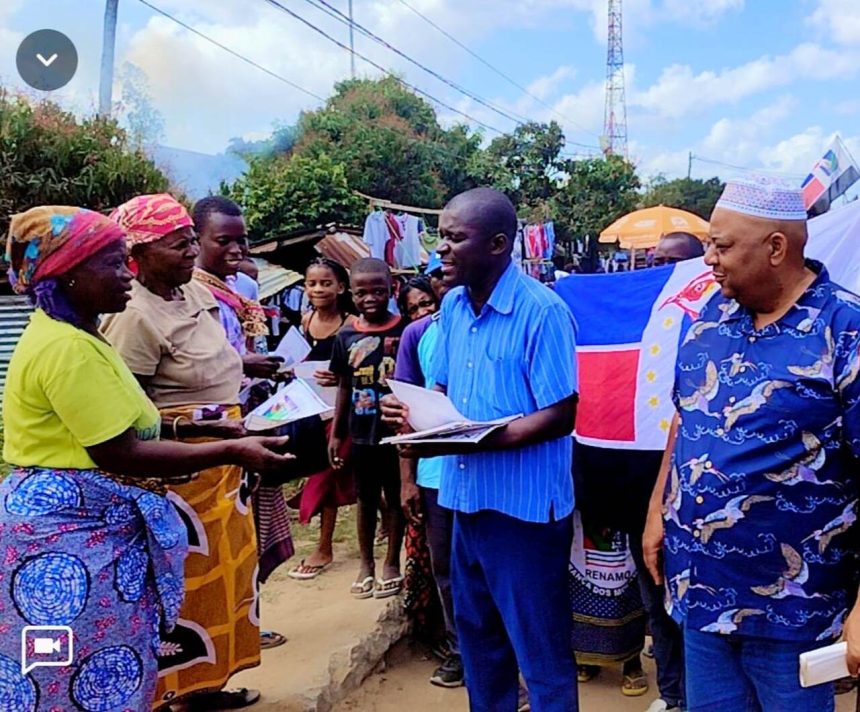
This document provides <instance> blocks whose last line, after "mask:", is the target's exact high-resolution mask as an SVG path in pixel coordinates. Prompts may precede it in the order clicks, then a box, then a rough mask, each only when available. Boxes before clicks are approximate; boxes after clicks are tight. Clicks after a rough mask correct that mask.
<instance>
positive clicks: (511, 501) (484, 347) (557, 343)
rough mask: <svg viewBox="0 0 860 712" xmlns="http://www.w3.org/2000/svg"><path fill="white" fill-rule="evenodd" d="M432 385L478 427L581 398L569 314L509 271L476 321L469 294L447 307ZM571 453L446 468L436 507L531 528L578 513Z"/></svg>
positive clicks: (548, 450) (506, 453)
mask: <svg viewBox="0 0 860 712" xmlns="http://www.w3.org/2000/svg"><path fill="white" fill-rule="evenodd" d="M439 326H440V328H439V335H438V344H437V351H436V358H435V359H434V364H433V374H432V375H433V379H434V380H435V381H436V383H438V384H440V385H442V386H445V387H446V388H447V392H448V397H449V398H450V399H451V400H452V401H453V402H454V405H456V406H457V408H458V409H459V411H460V412H461V413H462V414H463V415H465V416H466V417H467V418H470V419H472V420H479V421H484V420H493V419H496V418H502V417H504V416H509V415H516V414H518V413H522V414H523V415H529V414H531V413H534V412H536V411H538V410H542V409H544V408H548V407H549V406H552V405H555V404H556V403H558V402H559V401H562V400H564V399H565V398H568V397H569V396H571V395H572V394H573V393H575V392H576V385H577V383H576V356H575V349H576V340H575V337H574V322H573V316H572V315H571V313H570V310H569V309H568V308H567V306H566V305H565V304H564V302H562V300H561V299H560V298H559V297H558V296H556V294H555V293H554V292H553V291H552V290H550V289H548V288H547V287H545V286H543V285H542V284H540V283H539V282H537V281H536V280H534V279H532V278H531V277H527V276H525V275H524V274H522V273H521V272H520V271H519V270H518V269H517V267H516V266H515V265H514V264H513V262H512V263H511V265H510V266H509V267H508V269H507V270H506V271H505V273H504V274H503V275H502V277H501V279H500V280H499V281H498V283H497V284H496V287H495V289H494V290H493V293H492V295H491V296H490V299H489V301H488V302H487V303H486V304H485V305H484V307H483V308H482V309H481V313H480V314H479V315H478V316H475V312H474V310H473V309H472V304H471V301H470V300H469V296H468V294H467V292H466V290H465V288H463V287H458V288H456V289H453V290H451V292H450V293H449V294H448V295H447V296H446V297H445V300H444V302H443V303H442V316H441V319H440V321H439ZM571 454H572V444H571V439H570V438H569V437H563V438H557V439H554V440H550V441H547V442H544V443H539V444H537V445H530V446H528V447H524V448H520V449H517V450H498V451H493V452H482V453H476V454H474V455H463V456H449V457H445V458H443V467H442V481H441V485H440V488H439V504H440V505H442V506H443V507H448V508H449V509H454V510H457V511H460V512H477V511H480V510H483V509H492V510H496V511H498V512H502V513H503V514H507V515H508V516H511V517H515V518H517V519H521V520H524V521H527V522H547V521H550V517H551V516H552V517H555V518H556V519H559V518H562V517H565V516H567V515H568V514H570V513H571V512H572V511H573V480H572V478H571Z"/></svg>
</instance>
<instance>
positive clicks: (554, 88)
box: [527, 65, 576, 100]
mask: <svg viewBox="0 0 860 712" xmlns="http://www.w3.org/2000/svg"><path fill="white" fill-rule="evenodd" d="M575 74H576V70H575V69H574V68H573V67H571V66H568V65H562V66H561V67H559V68H558V69H556V70H555V71H554V72H553V73H552V74H549V75H546V76H543V77H538V78H537V79H535V80H534V81H533V82H532V83H531V84H529V85H528V87H527V89H528V90H529V92H530V93H531V94H534V95H535V96H536V97H538V98H539V99H542V100H546V99H548V98H550V97H551V96H552V95H554V94H556V93H557V92H558V89H559V87H560V86H561V85H562V84H564V83H565V80H569V79H571V78H573V76H574V75H575Z"/></svg>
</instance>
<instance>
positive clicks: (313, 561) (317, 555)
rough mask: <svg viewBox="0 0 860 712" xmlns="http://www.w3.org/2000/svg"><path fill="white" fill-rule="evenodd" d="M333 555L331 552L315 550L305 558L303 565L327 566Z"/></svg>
mask: <svg viewBox="0 0 860 712" xmlns="http://www.w3.org/2000/svg"><path fill="white" fill-rule="evenodd" d="M333 558H334V557H332V555H331V554H323V553H321V552H320V551H319V550H317V551H315V552H314V553H313V554H311V555H310V556H309V557H308V558H306V559H305V562H304V565H305V566H328V565H329V564H330V563H331V562H332V560H333Z"/></svg>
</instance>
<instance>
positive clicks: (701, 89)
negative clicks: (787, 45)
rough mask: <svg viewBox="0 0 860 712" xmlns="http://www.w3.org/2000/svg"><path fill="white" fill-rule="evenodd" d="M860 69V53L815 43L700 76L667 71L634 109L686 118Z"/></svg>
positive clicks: (680, 68) (634, 100)
mask: <svg viewBox="0 0 860 712" xmlns="http://www.w3.org/2000/svg"><path fill="white" fill-rule="evenodd" d="M858 71H860V52H849V51H834V50H829V49H825V48H823V47H821V46H820V45H817V44H813V43H805V44H801V45H798V46H797V47H795V48H794V49H793V50H792V51H791V52H790V53H789V54H785V55H780V56H777V57H770V56H764V57H760V58H758V59H755V60H753V61H751V62H748V63H746V64H743V65H741V66H739V67H732V68H729V69H723V70H721V71H719V72H715V71H711V70H708V71H704V72H700V73H698V74H694V73H693V70H692V69H691V68H690V67H689V66H688V65H680V64H673V65H671V66H669V67H666V68H665V69H664V70H663V73H662V74H661V75H660V78H659V79H658V80H657V82H656V83H655V84H653V85H652V86H650V87H648V88H647V89H645V90H643V91H641V92H635V93H633V94H632V95H631V99H630V102H631V104H632V105H635V106H640V107H642V108H645V109H648V110H650V111H654V112H656V113H658V114H659V115H661V116H668V117H680V116H685V115H687V114H691V113H695V112H698V111H702V110H704V109H707V108H710V107H713V106H718V105H722V104H733V103H737V102H738V101H740V100H741V99H744V98H746V97H749V96H752V95H754V94H758V93H760V92H763V91H767V90H770V89H773V88H775V87H780V86H786V85H789V84H792V83H794V82H796V81H798V80H801V79H814V80H828V79H849V78H852V77H854V76H856V75H857V74H858Z"/></svg>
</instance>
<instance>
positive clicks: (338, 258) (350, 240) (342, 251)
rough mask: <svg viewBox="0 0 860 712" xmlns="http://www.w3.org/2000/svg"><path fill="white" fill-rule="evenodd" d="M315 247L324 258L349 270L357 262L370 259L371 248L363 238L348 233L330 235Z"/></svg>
mask: <svg viewBox="0 0 860 712" xmlns="http://www.w3.org/2000/svg"><path fill="white" fill-rule="evenodd" d="M314 247H315V248H316V250H317V252H319V253H320V254H321V255H323V257H328V258H329V259H330V260H334V261H335V262H340V264H342V265H343V266H344V267H346V268H347V269H349V268H350V267H351V266H352V264H353V263H354V262H355V261H356V260H360V259H361V258H362V257H370V247H368V245H367V244H366V243H365V242H364V240H362V239H361V236H359V235H353V234H351V233H348V232H333V233H329V234H328V235H326V236H325V237H324V238H323V239H322V240H320V241H319V242H318V243H317V244H316V245H314Z"/></svg>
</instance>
